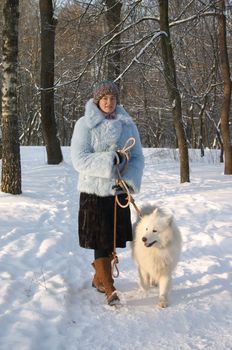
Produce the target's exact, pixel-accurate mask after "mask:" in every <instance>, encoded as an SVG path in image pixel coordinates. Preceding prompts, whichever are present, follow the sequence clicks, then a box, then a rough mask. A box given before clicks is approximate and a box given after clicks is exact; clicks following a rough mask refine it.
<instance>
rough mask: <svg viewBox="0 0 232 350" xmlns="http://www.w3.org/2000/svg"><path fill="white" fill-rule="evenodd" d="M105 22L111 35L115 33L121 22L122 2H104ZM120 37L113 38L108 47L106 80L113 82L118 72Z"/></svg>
mask: <svg viewBox="0 0 232 350" xmlns="http://www.w3.org/2000/svg"><path fill="white" fill-rule="evenodd" d="M106 7H107V12H106V21H107V25H108V28H109V32H110V33H111V35H114V34H115V33H116V32H117V31H116V30H117V26H119V24H120V21H121V8H122V2H121V1H118V0H106ZM120 45H121V44H120V35H117V36H115V38H113V39H112V41H111V42H110V44H109V47H108V51H109V53H108V65H107V66H108V67H107V68H108V72H107V78H108V79H111V80H115V79H116V78H117V77H118V76H119V74H120V72H121V69H120Z"/></svg>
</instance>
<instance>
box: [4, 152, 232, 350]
mask: <svg viewBox="0 0 232 350" xmlns="http://www.w3.org/2000/svg"><path fill="white" fill-rule="evenodd" d="M63 153H64V159H65V161H64V162H63V163H62V164H61V165H58V166H52V165H50V166H48V165H47V164H46V154H45V150H44V148H43V147H22V148H21V156H22V176H23V194H22V195H20V196H12V195H8V194H4V193H1V192H0V349H1V350H12V349H17V350H77V349H78V350H89V349H91V348H94V349H97V350H108V349H110V350H131V349H133V350H141V349H144V350H154V349H161V350H164V349H168V350H172V349H175V350H190V349H191V350H192V349H194V350H195V349H210V350H214V349H215V350H228V349H232V295H231V293H232V276H231V271H232V176H224V175H223V165H221V164H219V162H218V157H217V156H216V153H215V151H214V152H212V151H208V152H206V156H205V158H204V159H202V158H200V155H199V154H198V153H196V151H195V152H192V153H190V158H191V163H190V167H191V183H186V184H180V183H179V165H178V162H177V155H176V153H175V152H174V151H171V150H164V149H163V150H154V149H146V150H144V153H145V156H146V167H145V173H144V178H143V184H142V190H141V193H140V194H139V195H136V196H135V200H136V204H137V205H138V207H141V206H142V205H143V204H145V203H153V204H158V205H162V206H166V207H168V208H169V209H171V210H172V211H173V213H174V215H175V218H176V221H177V224H178V226H179V227H180V229H181V232H182V236H183V253H182V256H181V261H180V263H179V265H178V267H177V269H176V271H175V273H174V278H173V288H172V291H171V293H170V306H169V307H168V308H167V309H159V308H158V307H157V302H158V291H157V290H156V289H152V290H151V291H149V292H148V294H147V295H145V294H144V293H143V292H141V291H140V290H139V287H138V275H137V270H136V266H135V264H134V262H133V261H132V259H131V250H130V246H129V245H128V247H127V248H126V249H121V250H118V256H119V261H120V263H119V269H120V276H119V278H118V279H116V281H115V285H116V287H117V289H118V291H119V295H120V298H121V300H122V303H123V306H122V307H121V308H120V309H114V308H111V307H109V306H107V305H106V303H105V298H104V295H102V294H100V293H98V292H96V290H94V289H93V288H92V287H91V278H92V275H93V271H92V268H91V261H92V251H91V250H85V249H81V248H79V246H78V239H77V210H78V195H77V193H76V180H77V178H76V173H75V171H74V170H73V168H72V166H71V163H70V154H69V148H68V147H67V148H63ZM132 213H133V220H134V219H135V217H136V213H135V212H134V209H133V208H132Z"/></svg>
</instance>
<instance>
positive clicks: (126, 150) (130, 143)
mask: <svg viewBox="0 0 232 350" xmlns="http://www.w3.org/2000/svg"><path fill="white" fill-rule="evenodd" d="M134 145H135V139H134V138H133V137H130V138H129V139H128V140H127V141H126V143H125V145H124V146H123V148H122V149H121V150H120V153H121V154H123V155H124V156H125V159H126V164H125V166H124V167H123V169H122V171H121V172H120V170H119V166H118V165H117V173H118V180H117V185H119V186H120V187H121V188H122V191H123V193H125V194H127V197H126V203H125V204H122V203H121V202H120V201H119V198H118V195H116V196H115V200H114V250H113V260H112V276H113V277H115V278H117V277H118V276H119V269H118V267H117V264H118V257H117V253H116V238H117V206H119V207H121V208H127V207H128V206H129V205H130V203H131V204H132V205H133V206H134V208H135V210H136V212H137V215H138V216H139V217H141V212H140V210H139V208H138V207H137V205H136V204H135V200H134V198H133V197H132V195H131V193H130V191H129V188H128V186H127V185H126V183H125V181H124V180H123V178H122V174H123V173H124V172H125V170H126V169H127V166H128V162H129V159H130V157H129V151H130V149H131V148H132V147H134ZM114 271H115V272H114Z"/></svg>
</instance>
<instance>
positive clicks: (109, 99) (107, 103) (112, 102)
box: [99, 95, 117, 114]
mask: <svg viewBox="0 0 232 350" xmlns="http://www.w3.org/2000/svg"><path fill="white" fill-rule="evenodd" d="M116 105H117V99H116V97H115V96H114V95H105V96H103V97H102V98H101V99H100V101H99V108H100V110H101V111H102V112H104V113H106V114H111V113H113V112H114V110H115V108H116Z"/></svg>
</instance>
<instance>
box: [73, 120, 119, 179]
mask: <svg viewBox="0 0 232 350" xmlns="http://www.w3.org/2000/svg"><path fill="white" fill-rule="evenodd" d="M115 156H116V154H115V152H114V151H106V152H95V151H94V150H93V147H92V145H91V130H90V129H89V128H88V127H87V125H86V123H85V120H84V117H82V118H80V119H79V120H78V121H77V122H76V125H75V128H74V131H73V135H72V140H71V160H72V164H73V166H74V168H75V169H76V170H77V171H78V172H80V173H83V174H86V175H88V176H94V177H102V178H111V177H112V173H113V169H114V159H115Z"/></svg>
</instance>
